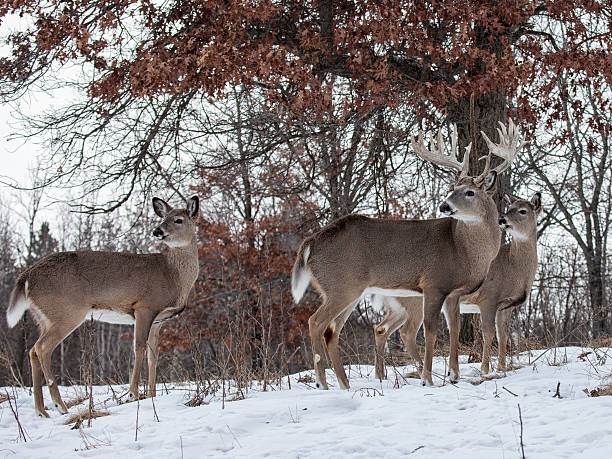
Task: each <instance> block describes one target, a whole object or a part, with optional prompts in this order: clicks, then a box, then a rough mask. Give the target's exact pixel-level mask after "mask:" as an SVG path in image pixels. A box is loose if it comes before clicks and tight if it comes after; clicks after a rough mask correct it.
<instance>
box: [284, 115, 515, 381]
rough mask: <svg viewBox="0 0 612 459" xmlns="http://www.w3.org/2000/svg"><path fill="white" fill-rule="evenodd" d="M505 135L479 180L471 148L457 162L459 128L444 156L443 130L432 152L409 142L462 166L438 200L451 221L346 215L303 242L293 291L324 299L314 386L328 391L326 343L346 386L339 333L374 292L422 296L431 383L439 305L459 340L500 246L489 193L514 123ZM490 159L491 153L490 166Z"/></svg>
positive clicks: (510, 152)
mask: <svg viewBox="0 0 612 459" xmlns="http://www.w3.org/2000/svg"><path fill="white" fill-rule="evenodd" d="M503 134H504V135H503V136H502V139H501V143H500V144H499V145H495V144H492V143H491V144H490V145H489V147H490V152H491V153H493V154H495V155H498V156H501V157H503V158H504V163H503V164H502V165H500V166H498V168H496V169H494V170H489V168H488V167H487V170H486V171H485V172H484V173H483V174H481V175H479V176H478V177H469V176H468V174H467V171H468V167H469V163H468V161H469V150H470V148H469V146H468V147H467V148H466V152H465V154H464V159H463V161H462V162H460V161H458V160H457V159H456V144H457V136H456V129H455V130H454V133H453V137H452V146H451V155H448V156H447V155H445V154H444V151H443V146H442V142H441V136H440V135H439V136H438V148H437V150H436V151H428V150H426V149H425V146H424V144H423V140H422V137H421V136H419V140H418V142H414V141H413V147H415V149H416V150H417V153H418V154H420V155H421V156H423V155H425V157H426V158H427V159H428V160H430V161H434V162H436V163H438V164H444V165H446V166H451V167H453V168H456V169H458V170H459V171H460V176H459V179H458V180H457V183H456V184H455V187H454V190H453V192H452V193H451V194H450V195H449V196H448V197H447V198H446V199H445V201H444V202H443V203H442V204H441V205H440V211H441V212H442V213H443V214H445V215H446V216H447V217H450V218H440V219H432V220H379V219H373V218H368V217H365V216H361V215H348V216H346V217H342V218H340V219H338V220H335V221H334V222H332V223H330V224H329V225H327V226H326V227H325V228H323V229H322V230H321V231H319V232H318V233H316V234H314V235H313V236H310V237H308V238H306V239H305V240H304V241H303V242H302V245H301V246H300V249H299V250H298V254H297V259H296V262H295V264H294V266H293V272H292V279H291V290H292V293H293V297H294V299H295V301H296V302H299V300H300V299H301V298H302V296H303V295H304V292H305V290H306V288H307V287H308V285H309V284H310V283H311V282H312V283H313V284H314V286H315V287H316V289H317V290H318V291H319V293H320V294H321V296H322V298H323V304H322V305H321V306H320V307H319V309H318V310H317V311H316V312H315V313H314V314H313V315H312V316H311V317H310V319H309V321H308V323H309V328H310V339H311V342H312V348H313V354H314V367H315V375H316V384H317V387H320V388H323V389H327V382H326V378H325V369H324V363H323V361H322V357H324V356H323V341H325V344H326V346H327V350H328V353H329V357H330V359H331V361H332V365H333V368H334V371H335V373H336V376H337V378H338V383H339V384H340V386H341V387H342V388H348V387H349V382H348V378H347V377H346V373H345V371H344V367H343V365H342V362H341V357H340V351H339V347H338V336H339V334H340V331H341V330H342V327H343V326H344V323H345V322H346V320H347V318H348V316H349V315H350V313H351V311H352V310H353V309H354V307H355V304H356V302H357V301H358V300H359V298H360V297H361V295H363V294H371V293H375V294H376V293H378V294H383V295H386V296H423V297H424V306H423V311H424V320H423V323H424V325H425V341H426V344H425V359H424V366H423V371H422V374H421V377H422V380H423V383H424V384H428V385H433V380H432V378H431V364H432V357H433V350H434V345H435V341H436V335H437V327H438V317H439V313H440V311H441V309H442V305H443V304H445V305H446V311H447V314H448V315H451V316H452V315H453V314H456V315H457V320H456V321H454V320H451V321H449V324H450V326H451V330H450V335H451V341H455V342H458V339H459V327H458V326H457V325H458V322H459V320H458V318H459V306H458V300H459V297H460V296H462V295H466V294H468V293H472V292H474V291H476V290H477V289H478V288H479V287H480V285H481V284H482V283H483V281H484V279H485V277H486V274H487V272H488V271H489V266H490V264H491V262H492V261H493V259H494V258H495V256H496V255H497V252H498V251H499V246H500V240H501V230H500V228H499V224H498V213H497V209H496V207H495V203H494V202H493V199H492V197H491V196H492V194H493V193H494V192H495V186H496V179H497V174H498V172H500V171H501V170H503V169H505V168H507V167H508V166H509V165H510V163H511V162H512V161H513V159H514V157H515V155H516V150H517V147H518V146H519V144H518V132H517V130H516V129H515V128H514V125H513V124H512V123H511V124H510V128H509V129H508V131H507V132H506V130H505V128H504V129H503ZM489 160H490V156H489V159H488V160H487V166H488V165H489ZM452 348H453V347H452V346H451V349H452ZM455 349H456V347H455ZM450 361H451V371H453V372H454V373H453V377H454V378H455V379H457V378H458V377H459V365H458V358H457V356H456V355H455V356H453V355H451V357H450ZM455 361H456V362H457V363H456V364H453V362H455Z"/></svg>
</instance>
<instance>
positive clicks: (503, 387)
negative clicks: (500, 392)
mask: <svg viewBox="0 0 612 459" xmlns="http://www.w3.org/2000/svg"><path fill="white" fill-rule="evenodd" d="M502 389H504V390H505V391H506V392H508V393H509V394H512V395H514V396H515V397H518V395H517V394H515V393H514V392H512V391H511V390H510V389H508V388H507V387H506V386H502Z"/></svg>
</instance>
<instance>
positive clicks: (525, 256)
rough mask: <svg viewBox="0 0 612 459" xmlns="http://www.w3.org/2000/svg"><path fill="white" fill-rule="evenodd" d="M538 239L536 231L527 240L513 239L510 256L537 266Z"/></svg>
mask: <svg viewBox="0 0 612 459" xmlns="http://www.w3.org/2000/svg"><path fill="white" fill-rule="evenodd" d="M537 239H538V238H537V234H536V232H535V231H532V233H531V234H530V235H529V237H528V238H527V239H519V238H516V237H512V240H511V241H510V247H509V252H510V256H511V257H512V258H514V259H518V260H524V261H525V262H527V263H531V264H537V262H538V253H537V243H538V240H537Z"/></svg>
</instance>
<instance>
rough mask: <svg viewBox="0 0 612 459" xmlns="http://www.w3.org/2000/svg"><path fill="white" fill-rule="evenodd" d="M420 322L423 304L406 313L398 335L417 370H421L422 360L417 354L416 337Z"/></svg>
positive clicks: (421, 321) (421, 320)
mask: <svg viewBox="0 0 612 459" xmlns="http://www.w3.org/2000/svg"><path fill="white" fill-rule="evenodd" d="M422 323H423V306H421V307H420V308H419V309H418V310H415V311H412V312H411V313H408V314H407V320H406V322H405V323H404V325H403V326H402V328H401V330H400V337H401V338H402V342H403V343H404V347H405V348H406V350H407V351H408V354H410V357H411V358H412V360H413V361H414V364H415V366H416V367H417V370H418V371H419V372H421V371H423V360H421V356H420V355H419V349H418V347H417V343H416V337H417V333H418V332H419V328H421V324H422Z"/></svg>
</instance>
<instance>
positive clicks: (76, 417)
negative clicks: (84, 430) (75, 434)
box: [64, 410, 110, 429]
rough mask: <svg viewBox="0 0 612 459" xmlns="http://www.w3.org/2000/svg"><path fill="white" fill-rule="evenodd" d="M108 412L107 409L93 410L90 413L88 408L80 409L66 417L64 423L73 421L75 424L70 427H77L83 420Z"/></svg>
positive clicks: (106, 414) (104, 414) (107, 413)
mask: <svg viewBox="0 0 612 459" xmlns="http://www.w3.org/2000/svg"><path fill="white" fill-rule="evenodd" d="M109 414H110V413H109V412H108V411H98V410H93V411H92V412H91V413H90V412H89V410H82V411H79V412H78V413H76V414H73V415H72V416H70V417H69V418H68V419H66V421H65V422H64V425H68V424H72V423H73V422H74V423H75V424H74V426H73V427H72V428H73V429H78V428H79V427H81V425H82V424H83V421H87V420H88V419H96V418H101V417H103V416H108V415H109Z"/></svg>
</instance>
